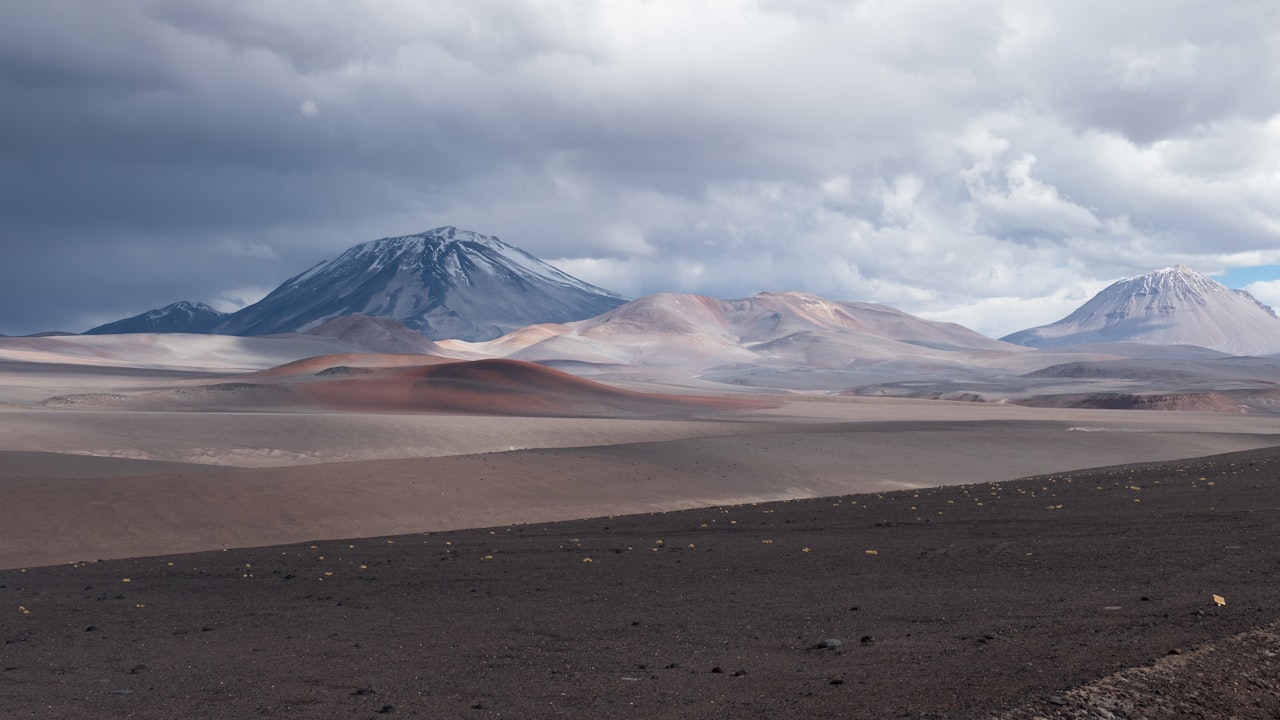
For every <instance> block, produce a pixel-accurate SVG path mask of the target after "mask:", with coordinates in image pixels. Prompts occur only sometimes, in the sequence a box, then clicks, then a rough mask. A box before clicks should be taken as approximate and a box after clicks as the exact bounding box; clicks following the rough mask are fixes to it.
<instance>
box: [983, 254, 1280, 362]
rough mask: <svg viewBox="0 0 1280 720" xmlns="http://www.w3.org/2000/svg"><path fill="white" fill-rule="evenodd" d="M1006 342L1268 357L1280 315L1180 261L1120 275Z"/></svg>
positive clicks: (1279, 339)
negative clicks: (1196, 349)
mask: <svg viewBox="0 0 1280 720" xmlns="http://www.w3.org/2000/svg"><path fill="white" fill-rule="evenodd" d="M1002 339H1003V340H1004V341H1006V342H1011V343H1015V344H1018V345H1026V346H1028V347H1038V348H1057V347H1065V346H1070V345H1082V344H1086V343H1143V344H1149V345H1197V346H1200V347H1205V348H1209V349H1211V350H1218V351H1221V352H1226V353H1231V354H1233V355H1269V354H1272V353H1278V352H1280V318H1277V317H1276V314H1275V312H1274V311H1273V310H1272V309H1271V308H1269V307H1267V306H1266V305H1263V304H1262V303H1260V302H1258V300H1257V299H1255V298H1254V297H1253V296H1252V295H1250V294H1249V293H1247V292H1245V291H1243V290H1232V289H1231V288H1228V287H1226V286H1224V285H1222V284H1221V283H1218V282H1215V281H1214V280H1211V279H1209V278H1208V277H1206V276H1204V275H1202V274H1200V273H1198V272H1196V271H1195V270H1193V269H1191V268H1189V267H1187V266H1186V265H1176V266H1174V267H1170V268H1165V269H1163V270H1157V271H1155V272H1152V273H1148V274H1146V275H1140V276H1137V277H1132V278H1125V279H1123V280H1119V281H1117V282H1115V283H1113V284H1111V285H1110V286H1108V287H1107V288H1106V289H1104V290H1103V291H1102V292H1100V293H1098V294H1097V295H1095V296H1094V297H1093V298H1092V299H1091V300H1089V301H1088V302H1086V303H1085V304H1084V305H1082V306H1080V308H1078V309H1077V310H1076V311H1075V312H1073V313H1071V314H1070V315H1068V316H1067V317H1065V318H1063V319H1061V320H1059V321H1057V322H1055V323H1051V324H1049V325H1042V326H1040V327H1035V328H1030V329H1027V330H1022V331H1019V332H1016V333H1013V334H1011V335H1007V336H1005V337H1004V338H1002Z"/></svg>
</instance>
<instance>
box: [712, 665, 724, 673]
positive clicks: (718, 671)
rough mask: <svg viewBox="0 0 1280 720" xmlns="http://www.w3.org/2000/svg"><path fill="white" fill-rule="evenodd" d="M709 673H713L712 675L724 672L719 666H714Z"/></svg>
mask: <svg viewBox="0 0 1280 720" xmlns="http://www.w3.org/2000/svg"><path fill="white" fill-rule="evenodd" d="M711 672H713V673H722V672H724V670H721V669H720V666H719V665H717V666H715V667H713V668H711Z"/></svg>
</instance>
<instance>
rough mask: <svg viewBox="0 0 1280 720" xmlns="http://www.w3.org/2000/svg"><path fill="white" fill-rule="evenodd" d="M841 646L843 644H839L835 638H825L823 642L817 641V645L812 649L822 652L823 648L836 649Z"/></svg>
mask: <svg viewBox="0 0 1280 720" xmlns="http://www.w3.org/2000/svg"><path fill="white" fill-rule="evenodd" d="M843 644H844V643H842V642H840V641H839V640H837V639H836V638H826V639H824V640H819V641H818V644H817V645H814V646H813V647H814V649H815V650H822V649H825V648H838V647H840V646H841V645H843Z"/></svg>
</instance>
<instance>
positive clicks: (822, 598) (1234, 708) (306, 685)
mask: <svg viewBox="0 0 1280 720" xmlns="http://www.w3.org/2000/svg"><path fill="white" fill-rule="evenodd" d="M1278 521H1280V449H1273V450H1262V451H1249V452H1244V453H1235V454H1232V455H1226V456H1215V457H1211V458H1205V459H1199V460H1187V461H1181V462H1173V463H1161V464H1155V465H1146V466H1126V467H1113V468H1104V469H1099V470H1090V471H1081V472H1072V473H1065V474H1058V475H1053V476H1041V477H1035V478H1029V479H1025V480H1019V481H1013V482H1003V483H991V484H978V485H963V486H952V487H941V488H937V489H930V490H920V491H904V492H897V493H883V494H873V495H860V496H847V497H837V498H824V499H818V500H804V501H789V502H780V503H773V504H759V505H746V506H734V507H718V508H708V509H701V510H688V511H678V512H669V513H661V514H654V515H635V516H624V517H612V518H599V519H593V520H582V521H572V522H563V523H554V524H546V525H515V526H503V527H496V528H488V529H478V530H466V531H457V532H449V533H436V534H425V535H423V534H419V535H407V536H398V537H391V538H376V539H364V540H351V541H348V540H322V541H315V542H307V543H302V544H296V545H289V546H279V547H264V548H251V549H236V550H228V551H225V552H206V553H199V554H191V555H175V556H168V557H147V558H140V559H133V560H116V561H107V562H98V563H87V564H76V565H61V566H52V567H41V568H30V569H27V570H7V571H0V643H2V644H0V707H2V708H4V712H3V715H4V716H5V717H13V718H68V717H94V718H114V717H121V718H126V717H127V718H175V717H182V718H246V717H284V718H333V717H360V718H382V717H403V718H476V719H477V720H480V719H483V718H497V717H507V718H555V717H575V718H581V717H610V718H725V717H733V718H779V717H797V718H892V717H908V718H986V717H1005V718H1011V719H1021V718H1034V717H1054V718H1057V717H1061V718H1111V717H1117V718H1138V717H1147V718H1152V719H1154V718H1173V717H1179V718H1181V717H1212V718H1216V717H1240V718H1264V717H1265V718H1272V717H1277V716H1280V668H1278V663H1277V660H1276V654H1277V653H1280V639H1278V638H1277V634H1276V629H1275V625H1274V623H1275V622H1276V621H1277V619H1278V618H1280V583H1277V582H1276V581H1275V578H1276V577H1277V571H1280V542H1277V541H1276V539H1275V537H1276V536H1275V531H1276V528H1277V526H1278ZM1215 595H1216V596H1218V598H1219V599H1220V600H1221V603H1220V602H1219V601H1218V600H1217V599H1215V597H1214V596H1215ZM1222 603H1225V604H1222Z"/></svg>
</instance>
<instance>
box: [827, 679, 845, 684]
mask: <svg viewBox="0 0 1280 720" xmlns="http://www.w3.org/2000/svg"><path fill="white" fill-rule="evenodd" d="M827 684H828V685H843V684H844V681H843V680H841V679H840V678H832V679H831V681H830V682H828V683H827Z"/></svg>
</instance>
